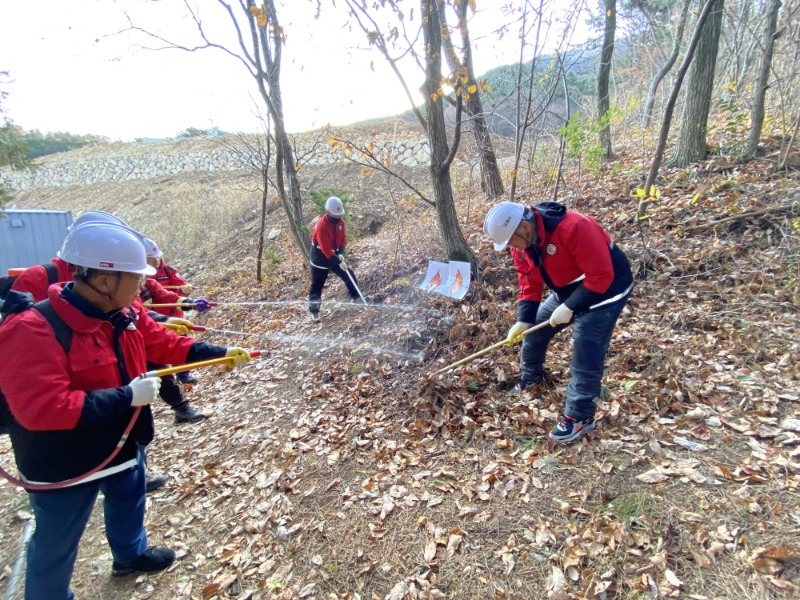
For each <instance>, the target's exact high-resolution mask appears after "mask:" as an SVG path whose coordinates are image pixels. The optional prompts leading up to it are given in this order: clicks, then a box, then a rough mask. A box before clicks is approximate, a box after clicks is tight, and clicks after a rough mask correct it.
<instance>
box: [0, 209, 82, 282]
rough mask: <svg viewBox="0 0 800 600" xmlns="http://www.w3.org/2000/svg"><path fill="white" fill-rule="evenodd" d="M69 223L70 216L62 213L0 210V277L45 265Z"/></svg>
mask: <svg viewBox="0 0 800 600" xmlns="http://www.w3.org/2000/svg"><path fill="white" fill-rule="evenodd" d="M71 224H72V214H71V213H70V212H69V211H64V210H24V209H16V208H10V209H7V210H0V275H5V274H6V273H7V272H8V269H12V268H18V267H31V266H33V265H40V264H42V263H46V262H48V261H49V260H50V259H51V258H53V257H54V256H55V255H56V252H58V250H60V249H61V244H62V242H63V241H64V238H65V237H67V231H68V230H69V226H70V225H71Z"/></svg>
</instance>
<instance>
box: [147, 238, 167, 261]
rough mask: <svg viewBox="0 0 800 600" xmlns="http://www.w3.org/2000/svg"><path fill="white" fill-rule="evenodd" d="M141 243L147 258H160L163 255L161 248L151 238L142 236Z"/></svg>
mask: <svg viewBox="0 0 800 600" xmlns="http://www.w3.org/2000/svg"><path fill="white" fill-rule="evenodd" d="M142 243H143V244H144V251H145V254H147V258H161V257H162V256H164V253H163V252H161V248H159V247H158V244H156V243H155V242H154V241H153V240H151V239H150V238H142Z"/></svg>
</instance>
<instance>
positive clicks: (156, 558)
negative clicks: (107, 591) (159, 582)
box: [111, 546, 175, 577]
mask: <svg viewBox="0 0 800 600" xmlns="http://www.w3.org/2000/svg"><path fill="white" fill-rule="evenodd" d="M173 562H175V552H174V551H172V550H170V549H169V548H158V547H156V546H150V547H149V548H148V549H147V550H145V551H144V554H142V555H141V556H140V557H139V558H137V559H136V560H132V561H131V562H129V563H118V562H117V561H114V563H113V564H112V565H111V576H112V577H124V576H125V575H130V574H131V573H136V572H137V571H144V572H152V571H163V570H164V569H166V568H167V567H169V566H170V565H171V564H172V563H173Z"/></svg>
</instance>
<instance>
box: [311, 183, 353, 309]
mask: <svg viewBox="0 0 800 600" xmlns="http://www.w3.org/2000/svg"><path fill="white" fill-rule="evenodd" d="M342 217H344V204H342V201H341V199H339V198H337V197H336V196H331V197H330V198H328V200H327V201H326V202H325V214H324V215H323V216H322V217H321V218H320V219H319V221H317V224H316V225H314V231H313V232H312V233H311V253H310V262H311V285H310V287H309V290H308V311H309V312H310V313H311V320H312V321H314V323H319V322H320V318H319V309H320V306H321V305H322V290H323V289H324V287H325V282H326V281H327V280H328V273H334V274H336V275H337V276H338V277H339V279H341V280H342V281H344V284H345V286H347V293H348V294H349V295H350V299H351V300H353V301H356V300H358V299H359V293H358V288H357V287H356V286H357V285H358V280H357V279H356V275H355V273H354V272H353V270H352V269H350V268H349V267H347V265H346V263H345V262H344V252H345V248H346V246H347V230H346V227H345V223H344V219H343V218H342ZM342 267H344V268H342ZM345 269H347V271H345Z"/></svg>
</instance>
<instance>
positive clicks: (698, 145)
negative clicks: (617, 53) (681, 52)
mask: <svg viewBox="0 0 800 600" xmlns="http://www.w3.org/2000/svg"><path fill="white" fill-rule="evenodd" d="M724 3H725V0H717V1H716V3H715V5H714V9H713V10H712V11H711V14H710V15H709V17H708V22H707V23H706V25H705V27H703V33H702V35H701V36H700V42H699V43H698V45H697V57H696V58H695V60H694V63H693V65H692V70H691V73H689V84H688V86H687V88H686V98H685V100H684V105H683V119H682V120H681V129H680V133H679V134H678V147H677V149H676V150H675V155H674V157H673V158H672V160H671V161H670V164H671V165H672V166H673V167H685V166H686V165H688V164H691V163H693V162H697V161H700V160H704V159H705V157H706V130H707V126H708V114H709V112H710V110H711V96H712V93H713V91H714V70H715V69H716V65H717V51H718V50H719V37H720V33H721V31H722V12H723V10H722V9H723V5H724Z"/></svg>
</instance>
